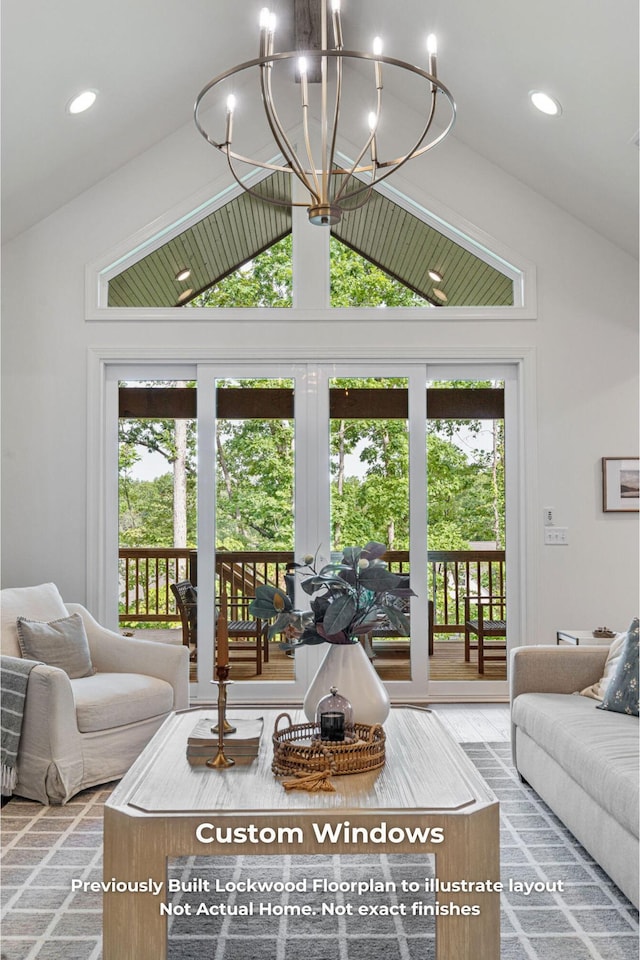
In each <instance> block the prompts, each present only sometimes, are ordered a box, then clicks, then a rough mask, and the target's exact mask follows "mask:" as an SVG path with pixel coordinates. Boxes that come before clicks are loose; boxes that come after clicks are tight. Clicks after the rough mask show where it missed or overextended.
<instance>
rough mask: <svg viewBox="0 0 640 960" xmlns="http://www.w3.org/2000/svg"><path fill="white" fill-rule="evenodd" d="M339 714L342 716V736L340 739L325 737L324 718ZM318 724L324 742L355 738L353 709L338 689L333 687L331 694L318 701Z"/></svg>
mask: <svg viewBox="0 0 640 960" xmlns="http://www.w3.org/2000/svg"><path fill="white" fill-rule="evenodd" d="M337 714H340V715H341V716H342V735H341V736H340V737H325V736H324V734H323V732H322V731H323V729H325V728H324V727H323V718H324V717H325V716H327V715H330V716H335V715H337ZM316 723H317V724H318V725H319V727H320V736H321V738H322V739H323V740H337V739H340V740H344V738H345V737H353V735H354V733H355V727H354V724H353V707H352V706H351V704H350V703H349V701H348V700H347V698H346V697H342V696H340V694H339V693H338V690H337V687H331V692H330V693H329V694H328V695H327V696H326V697H322V699H321V700H320V701H318V706H317V707H316ZM326 729H327V730H328V729H329V727H328V726H326Z"/></svg>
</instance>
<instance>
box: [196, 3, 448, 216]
mask: <svg viewBox="0 0 640 960" xmlns="http://www.w3.org/2000/svg"><path fill="white" fill-rule="evenodd" d="M300 2H302V0H296V3H300ZM306 3H307V7H308V9H309V10H311V11H312V12H313V13H314V15H315V17H316V20H318V19H319V36H318V37H317V43H316V44H315V45H314V48H312V49H296V50H288V51H285V52H280V53H278V52H276V50H275V34H276V18H275V14H273V13H272V12H271V11H269V10H268V9H266V8H265V9H263V10H262V11H261V14H260V32H259V55H258V56H257V57H256V58H255V59H253V60H248V61H246V62H245V63H241V64H238V65H237V66H235V67H231V68H230V69H229V70H226V71H224V73H221V74H219V75H218V76H217V77H214V79H213V80H211V81H210V82H209V83H208V84H207V85H206V86H205V87H203V89H202V90H201V91H200V93H199V94H198V97H197V99H196V104H195V109H194V119H195V124H196V127H197V128H198V130H199V132H200V133H201V134H202V136H203V137H204V138H205V140H206V141H207V142H208V143H209V144H211V146H213V147H215V148H216V150H219V151H220V152H221V153H222V154H224V155H225V157H226V158H227V163H228V165H229V169H230V171H231V174H232V176H233V178H234V179H235V180H236V182H237V183H238V184H239V185H240V186H241V187H242V189H243V190H245V191H246V192H247V193H249V194H252V195H253V196H256V197H258V198H259V199H260V200H264V201H266V202H268V203H274V204H278V205H281V206H287V207H290V206H292V205H293V206H303V207H306V208H307V210H308V214H309V221H310V222H311V223H313V224H320V225H331V224H334V223H337V222H338V221H339V220H340V219H341V217H342V215H343V213H346V212H348V211H350V210H354V209H357V208H358V207H361V206H363V205H364V204H365V203H366V202H367V201H368V199H369V197H370V196H371V192H372V190H373V188H374V187H375V186H376V185H377V184H379V183H381V182H382V181H383V180H385V179H386V178H387V177H389V176H390V175H391V174H392V173H395V171H396V170H398V169H399V168H400V167H402V166H403V165H404V164H405V163H407V161H409V160H411V159H413V158H414V157H419V156H421V155H422V154H423V153H426V151H427V150H430V149H431V148H432V147H434V146H435V145H436V144H438V143H440V142H441V141H442V140H444V138H445V137H446V135H447V134H448V133H449V131H450V130H451V128H452V127H453V124H454V121H455V114H456V105H455V101H454V99H453V96H452V95H451V93H450V92H449V90H448V89H447V87H445V85H444V84H443V83H442V82H441V81H440V80H439V79H438V76H437V62H436V61H437V52H436V38H435V36H434V35H433V34H431V35H430V36H429V37H428V38H427V55H428V69H427V70H424V69H422V68H421V67H418V66H414V65H413V64H411V63H408V62H407V61H404V60H397V59H395V58H393V57H388V56H383V54H382V41H381V40H380V38H379V37H376V38H375V40H374V41H373V44H372V49H371V51H370V52H366V51H359V50H345V49H344V47H343V40H342V22H341V17H340V0H306ZM313 5H315V6H313ZM318 5H319V11H318ZM318 13H319V18H318ZM329 25H330V29H329ZM329 36H331V41H332V43H331V44H330V41H329ZM357 62H360V63H361V64H365V67H366V69H367V70H371V73H372V76H371V78H370V80H369V81H368V82H369V84H370V89H369V106H370V107H371V110H370V112H369V114H368V117H367V123H366V124H364V123H363V124H362V126H363V128H365V132H364V134H363V141H364V142H362V145H361V146H360V147H358V148H356V149H357V153H356V159H355V160H353V161H351V159H349V160H347V159H346V156H349V155H350V154H351V153H353V147H351V148H350V150H349V154H345V153H344V152H343V149H341V147H340V144H339V133H342V131H340V130H339V128H340V124H341V121H343V123H344V116H343V112H344V111H343V106H344V104H343V101H344V98H345V92H346V84H347V80H348V79H349V77H348V75H347V76H346V77H345V75H344V73H345V70H344V68H345V64H347V63H349V64H354V63H357ZM369 64H370V66H368V65H369ZM292 66H293V70H292V69H291V68H292ZM383 67H384V69H385V71H386V69H387V67H390V68H392V69H394V70H396V69H400V70H402V71H405V74H404V76H405V77H406V76H407V73H409V74H411V75H413V76H415V77H417V78H419V82H420V83H421V84H422V85H423V87H424V90H423V102H424V116H423V118H422V119H421V120H420V127H419V131H418V134H417V136H415V134H414V135H413V136H412V139H411V142H412V146H411V147H410V148H409V149H403V151H402V152H401V153H400V155H398V156H393V154H394V153H395V152H396V150H397V147H395V143H394V141H393V140H391V146H390V147H389V135H388V131H387V135H386V138H385V148H384V149H385V151H387V150H388V151H389V152H390V154H391V157H388V158H386V159H385V158H384V157H383V156H381V155H380V153H381V152H382V151H381V148H380V133H381V131H382V130H383V128H385V127H388V126H390V125H391V124H390V122H388V121H389V111H387V112H386V113H383V109H382V106H383V95H382V94H383ZM287 68H288V69H287ZM248 71H253V72H254V73H255V72H256V71H257V73H258V86H259V90H260V94H261V97H262V109H263V111H264V115H265V117H266V121H267V123H268V126H269V129H270V131H271V135H272V137H273V140H274V141H275V146H276V148H277V156H276V158H275V159H272V160H270V161H269V162H266V161H263V160H260V159H256V158H252V157H249V156H245V155H244V154H243V153H242V152H237V148H234V141H233V138H234V121H235V123H236V127H237V126H238V125H239V123H240V120H241V115H240V107H239V106H238V104H239V99H238V98H237V97H236V95H235V93H233V92H231V93H229V94H228V96H227V97H226V104H225V106H224V108H223V109H224V110H225V119H224V122H223V120H222V116H221V114H222V111H221V110H220V109H219V106H218V122H219V125H220V134H222V132H223V130H224V136H220V138H216V137H215V136H213V135H212V134H211V133H209V132H208V130H207V126H208V125H209V123H210V115H208V117H209V119H207V121H205V120H204V119H203V115H204V111H205V106H204V104H205V100H206V101H207V104H209V103H210V101H211V99H212V97H209V95H210V94H212V95H213V94H214V92H215V94H216V95H217V96H218V98H219V99H224V92H225V91H228V90H229V86H230V85H231V87H232V89H233V84H234V83H236V82H239V76H240V74H243V73H245V72H248ZM275 75H277V83H278V84H279V86H278V89H277V90H276V76H275ZM352 78H353V74H352ZM356 82H357V81H356ZM296 87H297V88H298V89H297V90H296ZM358 96H359V97H360V94H359V95H358ZM292 97H293V103H292V102H291V98H292ZM285 101H288V102H285ZM218 103H219V100H218ZM440 103H443V105H444V106H445V107H446V108H447V115H446V121H445V123H444V126H441V127H440V128H439V129H432V127H433V124H434V120H435V118H436V108H437V107H438V106H439V104H440ZM292 108H293V109H295V112H296V116H297V122H298V125H299V127H300V129H301V133H300V138H301V140H302V145H301V147H300V148H299V147H298V145H297V144H294V143H293V142H292V140H291V139H290V136H288V135H287V132H286V130H285V127H284V124H283V122H282V121H281V117H282V116H283V115H284V113H285V111H286V112H287V114H288V115H291V110H292ZM236 113H237V118H236ZM354 126H355V125H354V123H353V117H351V118H350V119H349V137H350V138H351V136H353V133H354ZM414 137H415V139H414ZM241 164H248V165H250V166H252V167H253V168H259V169H263V170H266V171H274V172H283V173H288V174H292V175H293V176H294V177H296V178H297V179H298V181H300V183H301V184H302V186H303V188H304V191H305V193H306V194H307V195H308V199H304V200H297V199H294V200H293V201H292V199H291V198H286V199H285V198H281V197H277V196H270V195H266V194H265V193H264V192H259V191H258V190H256V189H255V188H254V187H251V186H250V185H248V183H247V182H246V179H245V180H243V177H242V173H241V171H242V169H243V168H242V167H241V166H240V165H241Z"/></svg>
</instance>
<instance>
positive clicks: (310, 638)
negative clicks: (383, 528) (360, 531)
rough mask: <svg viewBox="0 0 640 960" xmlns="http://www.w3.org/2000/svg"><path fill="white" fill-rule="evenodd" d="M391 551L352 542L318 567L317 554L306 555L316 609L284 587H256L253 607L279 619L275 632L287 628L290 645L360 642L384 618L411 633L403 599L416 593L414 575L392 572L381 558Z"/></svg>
mask: <svg viewBox="0 0 640 960" xmlns="http://www.w3.org/2000/svg"><path fill="white" fill-rule="evenodd" d="M385 551H386V547H385V545H384V544H383V543H377V542H375V541H371V542H370V543H367V544H366V546H364V547H347V548H346V549H345V550H344V552H343V554H342V558H341V559H340V561H339V562H337V563H329V564H327V565H326V566H324V567H322V569H321V570H318V571H316V569H315V558H314V557H305V558H304V561H303V563H302V564H299V565H298V572H300V571H304V570H307V571H309V575H308V576H306V577H305V578H304V579H303V580H301V582H300V586H301V587H302V589H303V590H304V592H305V593H307V594H309V596H311V598H312V599H311V609H310V610H308V611H300V610H295V609H294V607H293V602H292V600H291V598H290V597H289V596H288V595H287V594H286V593H285V592H284V591H282V590H280V589H279V588H278V587H273V586H269V585H264V586H260V587H258V588H257V589H256V596H255V599H254V600H252V602H251V605H250V607H249V609H250V611H251V613H252V615H253V616H254V617H258V618H260V619H261V620H272V619H273V618H274V617H275V622H274V623H273V624H272V625H271V627H270V628H269V637H273V636H274V635H275V634H277V633H284V634H285V636H287V637H289V638H290V639H291V642H288V643H285V644H284V646H285V647H286V648H288V649H295V647H298V646H303V645H304V644H316V643H325V642H327V643H342V644H346V643H356V642H357V640H358V637H359V636H360V635H362V634H366V633H369V631H370V630H372V629H373V628H374V627H375V626H376V624H377V623H378V622H379V621H380V620H383V619H385V618H386V619H387V620H388V622H389V623H391V624H392V626H393V627H395V628H396V629H397V630H398V631H399V633H401V634H408V633H409V621H408V619H407V617H406V616H405V614H404V613H403V612H402V610H401V609H400V605H401V603H400V604H399V601H400V602H401V601H402V599H404V598H407V597H410V596H415V594H414V592H413V590H411V588H410V587H409V583H408V577H403V576H400V575H398V574H396V573H391V571H390V570H388V569H387V565H386V563H384V562H383V561H382V560H381V559H380V558H381V557H382V556H383V554H384V553H385Z"/></svg>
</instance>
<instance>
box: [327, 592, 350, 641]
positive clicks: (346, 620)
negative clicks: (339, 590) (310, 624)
mask: <svg viewBox="0 0 640 960" xmlns="http://www.w3.org/2000/svg"><path fill="white" fill-rule="evenodd" d="M355 614H356V604H355V601H354V599H353V597H350V596H349V595H348V594H347V595H346V596H343V597H338V599H337V600H334V601H333V603H332V604H331V605H330V606H329V607H328V608H327V612H326V613H325V615H324V620H323V622H322V625H323V627H324V631H325V633H326V634H327V636H330V635H331V634H335V633H339V632H340V630H344V629H345V628H346V627H348V626H349V625H350V623H351V621H352V620H353V618H354V616H355Z"/></svg>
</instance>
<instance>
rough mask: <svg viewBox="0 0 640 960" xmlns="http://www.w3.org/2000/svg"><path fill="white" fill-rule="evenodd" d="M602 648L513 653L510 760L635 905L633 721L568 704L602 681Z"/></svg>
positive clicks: (583, 701)
mask: <svg viewBox="0 0 640 960" xmlns="http://www.w3.org/2000/svg"><path fill="white" fill-rule="evenodd" d="M606 659H607V648H606V647H519V648H518V649H516V650H514V651H513V654H512V659H511V675H510V676H511V681H510V682H511V721H512V731H511V736H512V741H511V742H512V749H513V759H514V763H515V766H516V769H517V770H518V773H519V774H520V776H521V777H522V778H523V779H524V780H526V781H527V783H529V784H530V785H531V786H532V787H533V789H534V790H535V791H536V793H538V794H539V795H540V797H541V798H542V799H543V800H544V801H545V803H546V804H548V806H549V807H551V809H552V810H553V811H554V813H555V814H556V815H557V816H558V817H559V818H560V819H561V820H562V821H563V823H564V824H565V825H566V826H567V827H568V828H569V830H571V832H572V833H573V834H574V836H575V837H576V838H577V839H578V840H579V841H580V843H581V844H582V845H583V846H584V848H585V849H586V850H588V852H589V853H590V854H591V856H592V857H593V858H594V859H595V860H596V861H597V862H598V863H599V864H600V866H601V867H602V868H603V869H604V870H605V871H606V873H608V874H609V876H610V877H611V879H612V880H613V881H614V882H615V883H616V884H617V886H618V887H619V888H620V889H621V890H622V892H623V893H624V894H625V895H626V896H627V897H628V898H629V899H630V900H631V901H632V902H633V903H634V904H635V905H636V906H637V905H638V875H639V862H638V793H639V782H640V781H639V765H638V720H637V718H636V717H629V716H626V715H625V714H621V713H613V712H610V711H607V710H598V709H596V703H597V701H595V700H592V699H589V698H587V697H581V696H572V694H573V693H574V692H575V691H577V690H582V689H584V688H585V687H588V686H589V685H590V684H593V683H596V682H597V681H598V680H599V679H600V677H601V676H602V674H603V669H604V664H605V661H606Z"/></svg>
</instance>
